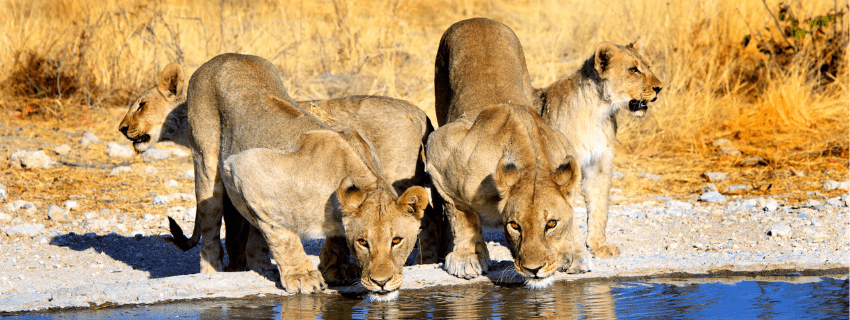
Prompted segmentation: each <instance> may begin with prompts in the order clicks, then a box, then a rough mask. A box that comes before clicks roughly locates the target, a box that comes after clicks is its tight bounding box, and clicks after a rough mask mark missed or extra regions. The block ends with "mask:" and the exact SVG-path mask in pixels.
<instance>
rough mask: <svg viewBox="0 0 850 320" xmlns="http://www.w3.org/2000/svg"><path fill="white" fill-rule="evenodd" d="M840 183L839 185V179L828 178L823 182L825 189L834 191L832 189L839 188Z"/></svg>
mask: <svg viewBox="0 0 850 320" xmlns="http://www.w3.org/2000/svg"><path fill="white" fill-rule="evenodd" d="M838 185H839V183H838V181H835V180H827V181H826V182H824V183H823V190H824V191H832V190H835V189H838Z"/></svg>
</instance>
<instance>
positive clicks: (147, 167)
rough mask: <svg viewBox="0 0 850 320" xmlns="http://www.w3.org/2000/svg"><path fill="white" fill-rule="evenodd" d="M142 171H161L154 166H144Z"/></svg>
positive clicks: (152, 172)
mask: <svg viewBox="0 0 850 320" xmlns="http://www.w3.org/2000/svg"><path fill="white" fill-rule="evenodd" d="M142 172H143V173H144V174H147V175H156V174H157V173H158V172H159V171H158V170H156V167H154V166H144V167H143V168H142Z"/></svg>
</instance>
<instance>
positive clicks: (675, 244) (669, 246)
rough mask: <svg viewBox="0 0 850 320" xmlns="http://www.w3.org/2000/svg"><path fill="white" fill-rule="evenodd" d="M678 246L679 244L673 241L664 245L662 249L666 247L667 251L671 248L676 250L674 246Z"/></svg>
mask: <svg viewBox="0 0 850 320" xmlns="http://www.w3.org/2000/svg"><path fill="white" fill-rule="evenodd" d="M678 247H679V244H678V243H675V242H674V243H671V244H668V245H667V246H666V247H664V249H667V251H671V250H676V248H678Z"/></svg>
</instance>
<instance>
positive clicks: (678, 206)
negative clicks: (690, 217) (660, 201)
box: [664, 200, 694, 210]
mask: <svg viewBox="0 0 850 320" xmlns="http://www.w3.org/2000/svg"><path fill="white" fill-rule="evenodd" d="M664 206H665V207H666V208H667V209H668V210H691V209H693V207H694V205H692V204H690V203H687V202H683V201H678V200H667V202H666V203H665V204H664Z"/></svg>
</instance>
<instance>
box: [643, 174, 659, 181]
mask: <svg viewBox="0 0 850 320" xmlns="http://www.w3.org/2000/svg"><path fill="white" fill-rule="evenodd" d="M638 177H641V178H644V179H646V180H649V181H661V176H659V175H657V174H653V173H647V172H641V173H638Z"/></svg>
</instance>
